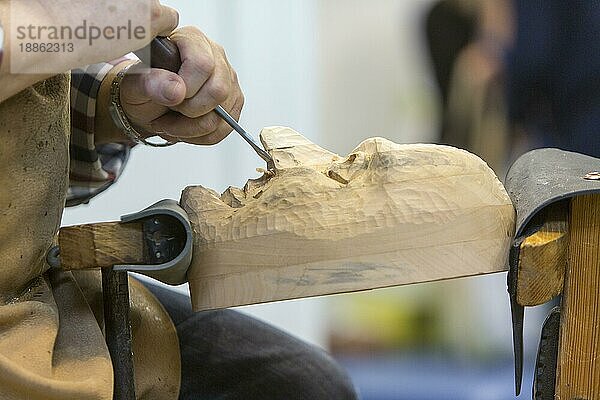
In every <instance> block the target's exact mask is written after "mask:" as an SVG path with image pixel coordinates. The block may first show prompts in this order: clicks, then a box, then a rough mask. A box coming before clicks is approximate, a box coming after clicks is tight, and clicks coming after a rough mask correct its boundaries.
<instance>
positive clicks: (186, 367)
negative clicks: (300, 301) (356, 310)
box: [145, 283, 358, 400]
mask: <svg viewBox="0 0 600 400" xmlns="http://www.w3.org/2000/svg"><path fill="white" fill-rule="evenodd" d="M145 285H146V286H147V287H148V289H150V291H151V292H152V293H153V294H154V295H155V296H156V297H157V298H158V299H159V300H160V301H161V303H162V304H163V305H164V307H165V308H166V310H167V311H168V313H169V314H170V315H171V318H172V319H173V322H174V323H175V326H176V328H177V333H178V335H179V345H180V348H181V367H182V377H181V378H182V379H181V394H180V396H179V399H180V400H191V399H194V400H196V399H197V400H216V399H219V400H242V399H243V400H337V399H339V400H354V399H357V398H358V397H357V395H356V392H355V390H354V387H353V386H352V383H351V381H350V379H349V378H348V376H347V374H346V373H345V371H344V370H343V369H342V368H341V367H340V366H339V365H337V364H336V363H335V361H334V360H333V359H332V358H331V357H329V356H328V355H327V354H326V353H325V352H324V351H322V350H320V349H318V348H317V347H314V346H311V345H309V344H307V343H304V342H302V341H300V340H298V339H296V338H294V337H292V336H290V335H288V334H286V333H284V332H281V331H280V330H277V329H275V328H273V327H271V326H269V325H267V324H265V323H263V322H260V321H257V320H255V319H253V318H251V317H248V316H246V315H244V314H241V313H238V312H235V311H232V310H220V311H206V312H198V313H194V312H193V311H192V308H191V304H190V300H189V297H187V296H185V295H183V294H181V293H177V292H174V291H172V290H169V289H167V288H164V287H160V286H156V285H152V284H148V283H145Z"/></svg>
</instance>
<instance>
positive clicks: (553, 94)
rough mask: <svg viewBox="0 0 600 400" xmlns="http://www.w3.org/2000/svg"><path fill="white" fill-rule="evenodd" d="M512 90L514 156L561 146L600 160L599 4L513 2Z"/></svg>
mask: <svg viewBox="0 0 600 400" xmlns="http://www.w3.org/2000/svg"><path fill="white" fill-rule="evenodd" d="M514 7H515V11H516V17H517V32H516V40H515V45H514V48H513V50H512V51H511V52H510V53H509V57H508V60H509V62H508V75H507V89H508V99H509V111H510V117H511V120H512V121H513V122H514V123H515V127H516V128H517V129H516V131H515V139H516V140H515V145H516V147H515V146H513V148H514V156H515V157H516V156H518V155H519V154H520V153H522V151H524V150H528V149H530V148H535V147H558V148H562V149H565V150H571V151H576V152H580V153H584V154H589V155H592V156H596V157H600V1H598V0H572V1H564V0H538V1H532V0H514Z"/></svg>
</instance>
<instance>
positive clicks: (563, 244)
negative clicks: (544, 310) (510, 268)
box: [517, 206, 569, 306]
mask: <svg viewBox="0 0 600 400" xmlns="http://www.w3.org/2000/svg"><path fill="white" fill-rule="evenodd" d="M543 220H544V221H545V222H544V224H543V225H542V227H541V228H540V229H539V230H538V231H537V232H535V233H534V234H533V235H531V236H529V237H527V238H526V239H525V240H524V241H523V243H521V251H520V254H519V272H518V274H519V276H518V280H517V301H518V302H519V304H521V305H523V306H537V305H540V304H544V303H546V302H548V301H549V300H551V299H552V298H554V297H555V296H557V295H559V294H560V293H561V292H562V289H563V281H564V276H565V269H566V266H567V254H568V248H569V235H568V223H567V220H568V210H567V209H566V207H563V206H557V207H553V206H550V207H549V208H548V209H547V210H546V211H545V215H544V218H543Z"/></svg>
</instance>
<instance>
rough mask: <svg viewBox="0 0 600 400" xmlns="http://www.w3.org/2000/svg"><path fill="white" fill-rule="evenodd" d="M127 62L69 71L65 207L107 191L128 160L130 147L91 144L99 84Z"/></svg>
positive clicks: (86, 200) (115, 62) (120, 144)
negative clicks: (67, 165) (115, 68)
mask: <svg viewBox="0 0 600 400" xmlns="http://www.w3.org/2000/svg"><path fill="white" fill-rule="evenodd" d="M126 60H127V59H126V58H122V59H119V60H116V61H113V62H110V63H100V64H93V65H90V66H87V67H85V68H82V69H77V70H73V71H71V141H70V157H71V168H70V171H69V190H68V192H67V203H66V205H67V206H68V207H69V206H75V205H79V204H83V203H87V202H89V200H90V199H91V198H92V197H94V196H96V195H97V194H99V193H101V192H103V191H104V190H106V189H107V188H108V187H110V186H111V185H112V184H113V183H114V182H115V181H116V180H117V178H118V177H119V175H120V174H121V171H122V170H123V168H124V167H125V164H126V163H127V159H128V158H129V151H130V148H131V146H130V145H127V144H123V143H110V144H103V145H98V146H96V144H95V140H94V137H95V117H96V99H97V97H98V92H99V90H100V84H101V83H102V80H103V79H104V78H105V77H106V75H107V74H108V73H109V72H110V70H111V69H112V68H113V67H114V66H116V65H118V64H120V63H121V62H124V61H126Z"/></svg>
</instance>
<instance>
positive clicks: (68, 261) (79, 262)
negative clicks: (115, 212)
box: [58, 222, 144, 270]
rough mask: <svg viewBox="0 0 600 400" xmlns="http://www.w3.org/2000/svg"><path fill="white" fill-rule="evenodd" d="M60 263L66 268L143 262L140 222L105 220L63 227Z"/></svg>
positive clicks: (60, 235) (102, 266) (99, 266)
mask: <svg viewBox="0 0 600 400" xmlns="http://www.w3.org/2000/svg"><path fill="white" fill-rule="evenodd" d="M58 242H59V245H60V249H61V265H62V266H63V268H64V269H66V270H78V269H93V268H104V267H112V266H113V265H117V264H138V263H144V247H143V235H142V226H141V224H140V223H135V222H132V223H127V224H121V223H119V222H106V223H99V224H93V225H77V226H69V227H64V228H61V229H60V233H59V237H58Z"/></svg>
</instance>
